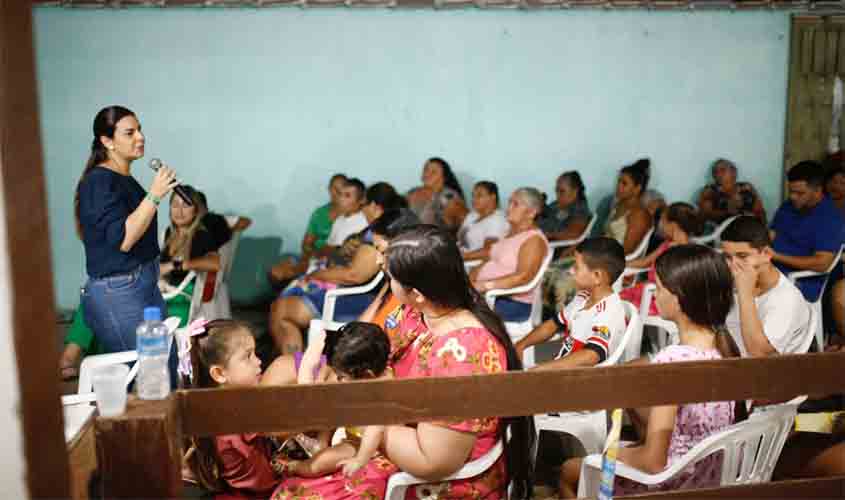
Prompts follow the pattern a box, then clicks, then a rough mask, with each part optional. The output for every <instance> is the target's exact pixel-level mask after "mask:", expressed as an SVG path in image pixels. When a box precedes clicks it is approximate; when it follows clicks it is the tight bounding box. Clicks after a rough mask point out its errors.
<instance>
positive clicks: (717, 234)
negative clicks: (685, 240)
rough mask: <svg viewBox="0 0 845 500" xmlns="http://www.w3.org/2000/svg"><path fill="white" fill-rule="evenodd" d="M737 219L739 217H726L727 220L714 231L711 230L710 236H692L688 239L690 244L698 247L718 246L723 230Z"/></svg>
mask: <svg viewBox="0 0 845 500" xmlns="http://www.w3.org/2000/svg"><path fill="white" fill-rule="evenodd" d="M737 217H739V215H733V216H731V217H728V218H727V219H725V220H723V221H722V222H721V223H720V224H719V225H718V226H716V229H714V230H713V232H712V233H710V234H705V235H703V236H693V237H692V238H690V243H697V244H699V245H710V244H713V245H714V246H718V245H719V244H721V243H722V233H724V232H725V229H727V228H728V226H730V225H731V222H733V221H734V219H736V218H737Z"/></svg>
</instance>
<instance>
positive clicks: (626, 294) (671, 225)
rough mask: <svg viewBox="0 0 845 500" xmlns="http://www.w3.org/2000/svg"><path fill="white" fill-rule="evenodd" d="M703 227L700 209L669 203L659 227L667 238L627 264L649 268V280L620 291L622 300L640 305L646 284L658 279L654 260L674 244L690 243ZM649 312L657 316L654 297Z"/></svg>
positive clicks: (636, 267) (633, 266) (685, 204)
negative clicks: (648, 252) (650, 250)
mask: <svg viewBox="0 0 845 500" xmlns="http://www.w3.org/2000/svg"><path fill="white" fill-rule="evenodd" d="M703 228H704V225H703V222H702V221H701V218H700V217H699V215H698V209H696V208H695V207H694V206H692V205H690V204H689V203H684V202H678V203H672V204H671V205H669V207H667V208H666V210H664V211H663V215H662V216H661V217H660V225H659V229H660V231H661V232H662V233H663V236H664V238H666V240H665V241H664V242H663V243H662V244H661V245H660V246H659V247H657V248H656V249H655V250H654V251H653V252H651V253H650V254H648V255H646V256H645V257H641V258H639V259H634V260H632V261H630V262H628V264H627V267H630V268H635V269H644V268H646V267H647V268H649V269H648V280H647V281H644V282H641V283H637V284H636V285H634V286H632V287H628V288H625V289H623V290H622V291H621V292H619V296H620V297H621V298H622V300H627V301H628V302H630V303H632V304H634V305H635V306H637V307H640V305H641V302H642V297H643V290H644V289H645V286H646V285H648V284H650V283H654V282H655V281H656V275H655V272H654V262H655V261H656V260H657V258H658V257H660V256H661V255H663V253H664V252H666V250H668V249H669V248H671V247H673V246H676V245H686V244H687V243H689V240H690V237H691V236H695V235H697V234H700V233H701V231H702V230H703ZM641 310H642V309H641ZM648 313H649V315H651V316H657V306H656V305H655V303H654V299H652V301H651V304H650V305H649V310H648Z"/></svg>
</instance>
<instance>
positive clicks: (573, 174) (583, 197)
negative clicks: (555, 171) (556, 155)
mask: <svg viewBox="0 0 845 500" xmlns="http://www.w3.org/2000/svg"><path fill="white" fill-rule="evenodd" d="M557 181H558V182H560V181H566V182H567V183H569V187H571V188H572V189H574V190H575V191H576V192H577V193H578V201H587V193H586V191H587V189H586V188H585V187H584V181H583V180H581V174H579V173H578V171H577V170H570V171H569V172H564V173H562V174H560V177H558V178H557ZM555 187H557V186H555Z"/></svg>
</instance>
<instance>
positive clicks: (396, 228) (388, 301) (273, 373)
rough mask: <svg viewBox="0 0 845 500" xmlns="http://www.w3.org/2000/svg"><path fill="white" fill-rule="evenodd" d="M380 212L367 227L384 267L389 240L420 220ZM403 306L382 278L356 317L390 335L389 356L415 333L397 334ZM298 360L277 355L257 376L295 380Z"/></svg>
mask: <svg viewBox="0 0 845 500" xmlns="http://www.w3.org/2000/svg"><path fill="white" fill-rule="evenodd" d="M375 186H377V185H374V186H372V188H374V187H375ZM388 186H389V185H388ZM391 189H392V188H391ZM381 215H382V216H379V218H377V219H376V220H375V222H373V223H372V224H371V225H370V231H371V232H372V237H373V246H374V247H375V248H376V251H377V252H378V256H377V259H378V263H379V266H380V267H381V268H382V270H384V271H386V269H385V262H384V257H383V255H384V252H385V251H386V250H387V246H388V244H389V242H390V241H391V240H393V238H395V237H396V236H398V235H399V234H401V233H402V232H404V231H406V230H408V229H410V228H412V227H414V226H417V225H419V222H420V220H419V219H418V218H417V216H416V214H414V213H413V212H411V211H410V210H408V209H404V208H400V209H395V208H394V209H391V210H388V211H387V212H386V214H385V213H384V212H382V214H381ZM405 309H406V308H405V307H404V306H403V305H402V303H401V302H400V301H399V299H397V298H396V297H395V296H394V295H393V294H392V293H391V292H390V282H386V283H385V284H384V286H382V288H381V291H380V292H379V293H378V295H376V297H375V299H373V301H372V302H371V303H370V305H369V306H367V309H365V310H364V312H363V313H361V315H360V316H359V317H358V321H363V322H368V323H375V324H377V325H378V326H380V327H382V328H383V329H384V331H385V332H386V333H387V336H388V338H389V339H390V346H391V348H390V352H391V359H392V358H393V356H394V354H395V353H397V352H401V351H402V349H403V348H404V347H406V346H407V345H408V344H409V343H410V342H412V341H413V340H414V338H416V334H418V333H419V332H415V333H414V334H413V335H411V334H410V333H409V332H405V333H404V334H400V332H399V330H398V328H397V326H398V324H399V321H400V320H401V319H402V318H403V317H404V315H405V314H406V311H405ZM407 314H413V313H407ZM301 363H302V353H301V352H295V353H293V354H285V355H282V356H278V357H277V358H276V359H275V360H273V362H272V363H270V365H269V366H268V367H267V370H266V371H265V372H264V377H263V378H262V379H261V383H262V385H288V384H293V383H296V381H297V376H298V374H299V368H300V364H301ZM324 444H325V443H324Z"/></svg>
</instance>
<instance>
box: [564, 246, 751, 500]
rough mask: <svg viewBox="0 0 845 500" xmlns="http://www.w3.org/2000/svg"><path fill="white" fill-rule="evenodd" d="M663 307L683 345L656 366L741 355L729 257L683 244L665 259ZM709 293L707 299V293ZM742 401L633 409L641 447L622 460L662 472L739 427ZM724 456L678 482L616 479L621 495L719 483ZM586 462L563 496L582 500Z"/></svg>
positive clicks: (570, 474) (667, 351)
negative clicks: (734, 339) (733, 332)
mask: <svg viewBox="0 0 845 500" xmlns="http://www.w3.org/2000/svg"><path fill="white" fill-rule="evenodd" d="M656 271H657V294H656V297H655V298H656V301H657V308H658V310H659V311H660V315H661V316H662V317H663V318H665V319H667V320H669V321H673V322H674V323H675V324H677V325H678V330H679V332H680V339H681V343H680V345H673V346H669V347H666V348H664V349H663V350H662V351H660V352H659V353H658V354H657V355H656V356H655V357H654V359H653V360H652V363H672V362H681V361H703V360H715V359H721V358H722V357H725V356H731V355H733V353H732V350H731V348H730V347H728V346H729V341H728V338H727V334H725V333H722V331H723V327H724V322H725V318H726V317H727V315H728V312H729V311H730V309H731V305H732V304H733V277H732V275H731V271H730V269H729V268H728V265H727V264H726V263H725V259H724V258H723V257H722V256H721V255H719V254H718V253H716V251H715V250H712V249H710V248H707V247H705V246H701V245H679V246H676V247H673V248H671V249H669V250H667V251H666V253H664V254H663V255H661V256H660V257H659V258H658V259H657V263H656ZM702 290H707V294H706V295H704V294H702V292H701V291H702ZM734 407H735V405H734V402H733V401H718V402H707V403H690V404H684V405H665V406H657V407H654V408H643V409H635V410H629V414H630V416H631V420H632V421H633V423H634V425H635V427H637V431H638V434H639V435H640V437H641V442H640V443H639V444H637V445H635V446H630V447H625V448H620V450H619V455H618V460H619V461H621V462H624V463H625V464H627V465H629V466H631V467H635V468H637V469H640V470H642V471H643V472H645V473H648V474H657V473H659V472H661V471H663V470H664V469H665V468H667V467H669V466H670V465H672V463H674V462H675V461H677V460H678V459H680V458H681V457H682V456H683V455H684V454H686V453H687V452H688V451H689V450H690V449H692V448H693V447H694V446H695V445H697V444H698V443H700V442H701V441H702V440H703V439H705V438H707V437H709V436H710V435H712V434H714V433H717V432H719V431H721V430H723V429H725V428H726V427H728V426H729V425H731V424H733V423H734ZM721 461H722V456H721V454H718V453H717V454H714V455H711V456H709V457H707V458H706V459H704V460H701V461H699V462H697V463H696V464H695V465H694V466H693V467H689V468H688V469H686V470H684V471H683V472H682V473H680V474H679V475H678V476H676V477H675V478H673V479H671V480H669V481H666V482H664V483H661V484H659V485H656V486H653V487H651V488H649V487H647V486H645V485H642V484H639V483H636V482H634V481H631V480H627V479H624V478H619V477H617V478H616V483H615V485H614V494H615V495H629V494H634V493H642V492H645V491H648V490H663V491H666V490H676V489H683V488H696V487H698V488H701V487H708V486H717V485H718V484H719V480H720V478H721ZM581 462H582V459H580V458H576V459H571V460H567V461H566V463H564V464H563V470H562V472H561V481H560V489H561V496H563V497H565V498H575V496H576V492H577V491H578V477H579V474H580V471H581Z"/></svg>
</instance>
